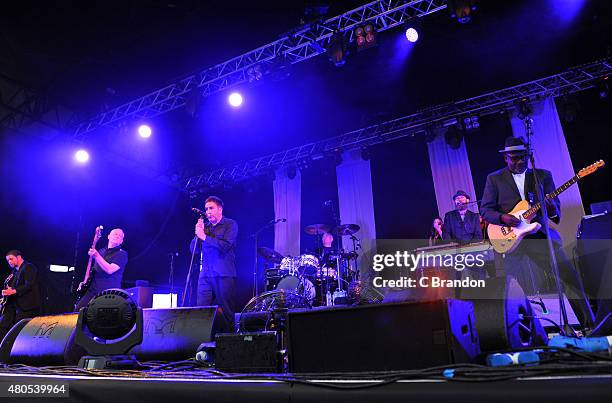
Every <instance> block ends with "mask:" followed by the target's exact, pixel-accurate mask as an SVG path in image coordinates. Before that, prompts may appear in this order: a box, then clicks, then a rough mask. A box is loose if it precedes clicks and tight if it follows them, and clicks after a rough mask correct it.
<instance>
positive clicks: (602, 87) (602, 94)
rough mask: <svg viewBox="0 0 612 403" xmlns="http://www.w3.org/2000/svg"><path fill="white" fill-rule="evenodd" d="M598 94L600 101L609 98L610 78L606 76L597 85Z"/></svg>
mask: <svg viewBox="0 0 612 403" xmlns="http://www.w3.org/2000/svg"><path fill="white" fill-rule="evenodd" d="M597 92H598V93H599V99H606V98H608V94H609V93H610V87H609V85H608V76H605V77H604V78H602V79H601V81H600V82H599V84H598V85H597Z"/></svg>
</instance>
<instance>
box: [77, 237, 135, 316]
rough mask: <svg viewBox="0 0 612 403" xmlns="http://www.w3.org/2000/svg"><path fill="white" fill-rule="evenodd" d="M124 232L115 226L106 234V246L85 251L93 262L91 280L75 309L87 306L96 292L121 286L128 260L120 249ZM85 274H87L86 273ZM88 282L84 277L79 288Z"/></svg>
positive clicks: (124, 252)
mask: <svg viewBox="0 0 612 403" xmlns="http://www.w3.org/2000/svg"><path fill="white" fill-rule="evenodd" d="M124 238H125V233H124V232H123V230H122V229H121V228H115V229H113V230H112V231H111V232H110V233H109V234H108V245H107V247H106V248H102V249H100V251H97V250H96V249H94V248H91V249H89V251H88V252H87V253H88V254H89V256H92V257H93V259H94V261H95V263H94V265H93V266H92V267H91V274H90V275H91V276H93V277H92V281H91V284H90V285H89V288H88V289H87V292H86V293H85V295H83V297H82V298H81V299H80V300H79V302H78V303H77V305H76V306H75V308H74V309H75V311H79V310H80V309H81V308H83V307H85V306H87V304H88V303H89V301H91V300H92V299H93V298H94V297H95V296H96V295H97V294H99V293H100V292H102V291H104V290H108V289H109V288H121V280H122V279H123V272H124V271H125V265H126V264H127V262H128V254H127V252H126V251H124V250H123V249H121V245H122V244H123V239H124ZM86 275H87V274H86ZM87 282H88V278H87V277H86V278H85V279H83V281H82V282H81V283H80V284H79V290H80V289H81V288H82V287H85V286H86V284H87Z"/></svg>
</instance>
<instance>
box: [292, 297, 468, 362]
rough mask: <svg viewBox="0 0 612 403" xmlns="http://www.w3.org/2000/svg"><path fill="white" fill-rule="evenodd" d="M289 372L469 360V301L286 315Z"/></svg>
mask: <svg viewBox="0 0 612 403" xmlns="http://www.w3.org/2000/svg"><path fill="white" fill-rule="evenodd" d="M288 331H289V367H290V370H291V372H298V373H305V372H363V371H386V370H404V369H416V368H426V367H432V366H437V365H447V364H453V363H462V362H470V361H472V360H473V359H474V358H475V357H476V356H477V355H478V354H479V353H480V349H479V344H478V335H477V333H476V330H475V327H474V310H473V306H472V304H471V303H470V302H464V301H458V300H453V299H448V300H438V301H428V302H409V303H400V304H380V305H365V306H359V307H351V308H334V309H325V310H312V311H306V312H292V313H289V316H288Z"/></svg>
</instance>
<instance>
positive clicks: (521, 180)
mask: <svg viewBox="0 0 612 403" xmlns="http://www.w3.org/2000/svg"><path fill="white" fill-rule="evenodd" d="M525 172H527V170H525V171H523V173H522V174H512V177H513V178H514V183H516V187H517V188H518V191H519V193H520V194H521V200H527V199H525Z"/></svg>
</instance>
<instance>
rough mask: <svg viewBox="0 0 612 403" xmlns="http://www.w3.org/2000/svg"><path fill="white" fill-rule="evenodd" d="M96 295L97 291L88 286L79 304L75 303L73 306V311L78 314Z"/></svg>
mask: <svg viewBox="0 0 612 403" xmlns="http://www.w3.org/2000/svg"><path fill="white" fill-rule="evenodd" d="M98 293H99V291H97V290H95V289H94V287H93V286H90V287H89V288H88V289H87V291H86V292H85V295H83V297H82V298H81V299H80V300H79V302H77V303H76V305H75V306H74V311H75V312H79V311H80V310H81V308H85V307H86V306H87V304H89V301H91V300H92V299H93V298H94V297H95V296H96V295H98Z"/></svg>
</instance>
